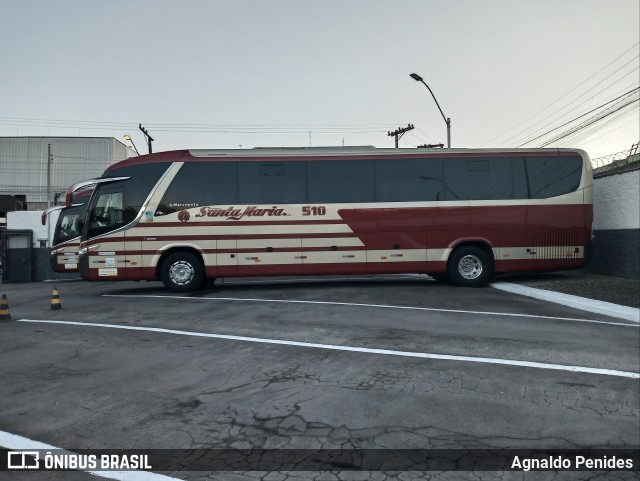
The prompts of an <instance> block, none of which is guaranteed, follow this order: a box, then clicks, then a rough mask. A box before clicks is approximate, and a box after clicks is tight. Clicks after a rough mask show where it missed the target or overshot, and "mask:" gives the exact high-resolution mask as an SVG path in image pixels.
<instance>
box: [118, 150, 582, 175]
mask: <svg viewBox="0 0 640 481" xmlns="http://www.w3.org/2000/svg"><path fill="white" fill-rule="evenodd" d="M542 153H546V154H555V155H575V154H578V155H581V156H582V157H583V158H585V159H588V155H587V153H586V152H584V151H582V150H579V149H553V148H546V149H440V148H436V149H427V148H404V149H400V148H398V149H394V148H381V149H380V148H376V147H372V146H356V147H255V148H253V149H191V150H174V151H166V152H158V153H155V154H147V155H141V156H138V157H130V158H129V159H126V160H122V161H120V162H117V163H115V164H112V165H110V166H109V167H108V168H107V170H106V172H108V171H111V170H114V169H119V168H122V167H127V166H131V165H139V164H147V163H158V162H190V161H191V162H198V161H203V160H205V159H216V160H220V161H224V160H231V159H233V160H235V161H237V160H247V161H251V160H258V159H269V160H287V159H293V158H295V159H299V158H305V159H308V160H314V159H327V158H329V157H330V158H334V159H335V160H347V159H353V158H354V157H363V156H364V157H377V158H380V157H382V158H385V157H386V158H393V157H398V156H403V157H407V156H409V157H424V156H425V155H426V156H430V157H431V156H438V157H454V156H456V157H459V156H460V155H465V156H471V157H481V156H487V155H500V156H502V155H505V156H506V155H509V154H511V155H513V154H517V155H536V154H537V155H540V154H542Z"/></svg>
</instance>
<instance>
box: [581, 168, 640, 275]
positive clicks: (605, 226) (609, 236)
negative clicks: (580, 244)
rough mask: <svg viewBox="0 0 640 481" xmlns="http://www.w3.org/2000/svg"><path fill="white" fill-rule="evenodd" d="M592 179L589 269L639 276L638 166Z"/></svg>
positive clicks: (598, 271) (639, 218)
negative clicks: (592, 217)
mask: <svg viewBox="0 0 640 481" xmlns="http://www.w3.org/2000/svg"><path fill="white" fill-rule="evenodd" d="M638 167H639V168H637V169H636V170H631V171H627V172H620V173H613V174H609V175H602V176H599V177H597V178H595V179H594V184H593V211H594V231H595V241H594V251H593V259H592V261H591V264H590V266H589V268H590V270H592V271H593V272H597V273H599V274H607V275H614V276H618V277H627V278H632V279H640V166H638Z"/></svg>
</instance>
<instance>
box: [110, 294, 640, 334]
mask: <svg viewBox="0 0 640 481" xmlns="http://www.w3.org/2000/svg"><path fill="white" fill-rule="evenodd" d="M102 297H125V298H126V297H130V298H134V299H184V300H189V301H241V302H279V303H285V304H319V305H330V306H349V307H376V308H381V309H405V310H411V311H430V312H451V313H456V314H475V315H478V314H479V315H485V316H505V317H530V318H535V319H552V320H555V321H571V322H590V323H594V324H608V325H611V326H625V327H636V328H638V327H640V325H637V324H628V323H623V322H608V321H595V320H593V319H580V318H573V317H554V316H539V315H536V314H520V313H511V312H491V311H465V310H461V309H437V308H435V307H414V306H392V305H386V304H361V303H357V302H333V301H300V300H295V299H254V298H242V297H190V296H171V295H169V296H161V295H151V294H135V295H132V294H103V295H102Z"/></svg>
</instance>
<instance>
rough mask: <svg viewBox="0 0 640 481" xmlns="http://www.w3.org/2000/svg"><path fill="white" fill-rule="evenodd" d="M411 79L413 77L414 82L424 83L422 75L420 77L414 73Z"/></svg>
mask: <svg viewBox="0 0 640 481" xmlns="http://www.w3.org/2000/svg"><path fill="white" fill-rule="evenodd" d="M409 77H411V78H412V79H413V80H416V81H417V82H422V77H420V75H418V74H417V73H412V74H411V75H409Z"/></svg>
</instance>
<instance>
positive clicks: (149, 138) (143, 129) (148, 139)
mask: <svg viewBox="0 0 640 481" xmlns="http://www.w3.org/2000/svg"><path fill="white" fill-rule="evenodd" d="M138 128H139V129H140V130H142V133H143V134H144V138H145V139H146V141H147V147H149V153H151V152H152V150H151V142H153V137H151V136H150V135H149V132H147V129H145V128H144V127H143V126H142V124H138Z"/></svg>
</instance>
